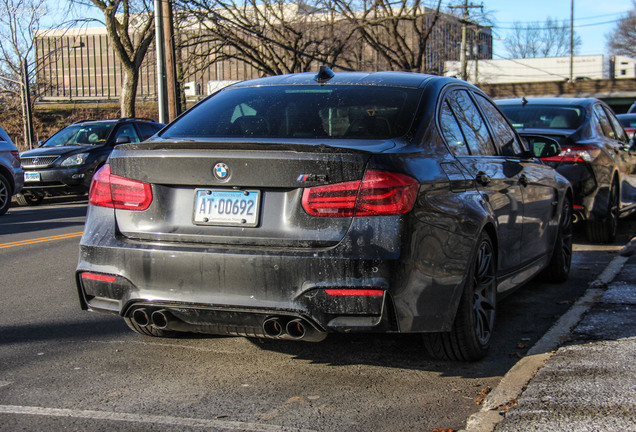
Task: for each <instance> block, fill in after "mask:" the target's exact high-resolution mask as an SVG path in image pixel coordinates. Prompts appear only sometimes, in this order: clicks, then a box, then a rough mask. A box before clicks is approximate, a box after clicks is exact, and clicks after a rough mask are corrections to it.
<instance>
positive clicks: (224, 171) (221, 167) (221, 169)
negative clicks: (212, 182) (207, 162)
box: [213, 162, 230, 182]
mask: <svg viewBox="0 0 636 432" xmlns="http://www.w3.org/2000/svg"><path fill="white" fill-rule="evenodd" d="M213 171H214V177H216V178H217V180H220V181H223V182H225V181H228V180H229V179H230V169H229V168H228V167H227V165H225V164H224V163H222V162H219V163H218V164H216V165H214V169H213Z"/></svg>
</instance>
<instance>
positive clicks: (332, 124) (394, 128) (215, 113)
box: [161, 85, 421, 139]
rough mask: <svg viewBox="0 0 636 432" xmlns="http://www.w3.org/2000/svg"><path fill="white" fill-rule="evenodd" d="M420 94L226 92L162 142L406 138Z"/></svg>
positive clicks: (279, 89)
mask: <svg viewBox="0 0 636 432" xmlns="http://www.w3.org/2000/svg"><path fill="white" fill-rule="evenodd" d="M420 93H421V90H419V89H413V88H402V87H379V86H374V87H371V86H318V85H308V86H300V85H295V86H266V87H246V88H233V89H232V88H230V89H226V90H223V91H221V92H219V93H217V94H216V95H214V96H212V97H211V98H209V99H207V100H205V101H204V102H202V103H201V104H199V105H197V106H196V107H194V108H193V109H192V110H191V111H189V112H188V113H187V114H185V115H184V116H183V117H182V118H180V119H179V120H177V121H176V122H175V123H174V124H172V125H171V126H169V127H168V128H167V129H166V130H165V131H164V132H163V133H162V134H161V136H162V137H163V138H217V137H237V138H238V137H240V138H321V139H341V138H345V139H347V138H352V139H358V138H362V139H387V138H396V137H401V136H403V135H405V134H406V133H407V131H408V129H409V127H410V126H411V123H412V122H413V118H414V116H415V111H416V109H417V105H418V102H419V96H420Z"/></svg>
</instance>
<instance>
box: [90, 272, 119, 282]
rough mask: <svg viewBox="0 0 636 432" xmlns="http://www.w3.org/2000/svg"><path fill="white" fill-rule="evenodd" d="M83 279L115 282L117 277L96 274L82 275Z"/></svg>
mask: <svg viewBox="0 0 636 432" xmlns="http://www.w3.org/2000/svg"><path fill="white" fill-rule="evenodd" d="M82 279H90V280H96V281H101V282H115V281H116V280H117V278H116V277H115V276H106V275H100V274H95V273H82Z"/></svg>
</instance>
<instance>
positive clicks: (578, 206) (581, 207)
mask: <svg viewBox="0 0 636 432" xmlns="http://www.w3.org/2000/svg"><path fill="white" fill-rule="evenodd" d="M572 208H573V209H574V210H583V206H582V205H573V206H572Z"/></svg>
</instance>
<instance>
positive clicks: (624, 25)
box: [605, 1, 636, 57]
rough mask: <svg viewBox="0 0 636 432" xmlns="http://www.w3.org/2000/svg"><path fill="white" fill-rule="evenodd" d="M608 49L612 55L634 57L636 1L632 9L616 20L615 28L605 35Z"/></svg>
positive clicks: (635, 54) (635, 51)
mask: <svg viewBox="0 0 636 432" xmlns="http://www.w3.org/2000/svg"><path fill="white" fill-rule="evenodd" d="M605 39H606V41H607V48H608V50H609V51H610V52H611V53H612V54H614V55H625V56H629V57H636V1H633V2H632V10H630V11H629V12H628V13H627V15H626V16H625V17H623V18H621V19H620V20H619V21H618V24H617V26H616V28H615V29H614V30H613V31H612V32H611V33H608V34H606V35H605Z"/></svg>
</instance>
